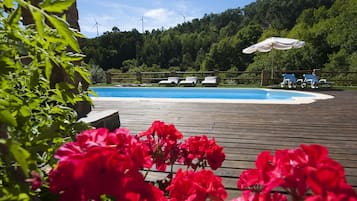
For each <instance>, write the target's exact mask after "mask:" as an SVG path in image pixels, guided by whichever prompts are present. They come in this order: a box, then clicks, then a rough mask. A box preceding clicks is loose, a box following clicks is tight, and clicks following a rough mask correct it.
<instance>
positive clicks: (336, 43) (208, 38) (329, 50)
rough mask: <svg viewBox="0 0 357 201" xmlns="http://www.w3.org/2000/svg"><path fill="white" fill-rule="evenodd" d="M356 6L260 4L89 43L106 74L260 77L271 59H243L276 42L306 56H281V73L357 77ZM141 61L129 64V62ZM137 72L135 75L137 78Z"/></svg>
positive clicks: (288, 1)
mask: <svg viewBox="0 0 357 201" xmlns="http://www.w3.org/2000/svg"><path fill="white" fill-rule="evenodd" d="M356 6H357V1H356V0H316V1H311V0H299V1H294V0H264V1H263V0H258V1H256V2H254V3H251V4H249V5H247V6H245V7H244V8H242V9H241V8H236V9H228V10H227V11H224V12H222V13H220V14H206V15H204V16H203V17H202V18H201V19H193V20H192V21H189V22H184V23H183V24H179V25H177V26H176V27H174V28H171V29H168V30H165V31H164V30H152V31H151V32H149V31H147V32H146V33H145V34H140V33H138V32H137V31H136V30H133V31H132V32H119V30H117V29H115V31H113V32H107V33H105V34H104V35H102V36H100V37H97V38H94V39H88V40H85V41H84V42H83V44H82V47H83V49H84V52H85V53H86V54H87V55H88V57H87V58H86V59H87V60H86V61H87V62H88V61H89V60H90V59H93V60H94V62H95V63H97V64H98V65H99V66H101V67H102V68H103V69H107V68H117V69H121V70H122V71H123V72H126V71H131V70H130V69H128V67H129V68H135V69H136V70H138V69H140V68H138V67H139V66H142V65H145V66H149V67H150V66H153V65H159V67H160V68H161V69H164V70H167V69H170V67H172V66H175V67H177V69H179V70H180V71H187V70H189V69H193V70H227V69H230V68H238V69H239V71H244V70H248V71H252V70H253V71H255V70H259V69H264V68H267V69H269V68H268V66H271V58H272V55H271V54H266V53H263V54H251V55H247V54H243V53H242V50H243V49H244V48H246V47H248V46H249V45H252V44H254V43H256V42H258V41H261V40H263V39H265V38H268V37H271V36H280V37H290V38H297V39H300V40H303V41H305V44H306V45H305V47H304V48H302V49H301V50H300V49H299V50H289V51H276V52H275V53H274V63H275V66H276V68H277V69H279V70H311V69H314V68H320V69H324V68H326V70H333V71H342V70H352V69H354V68H355V67H356V65H355V59H354V58H355V56H353V55H355V53H356V51H357V43H356V38H357V35H356V34H357V32H356V31H355V30H354V28H355V27H356V24H357V22H356V20H357V17H356V16H357V13H356V12H357V7H356ZM133 59H135V60H136V61H137V64H136V65H124V63H123V61H126V60H133ZM136 70H135V71H136Z"/></svg>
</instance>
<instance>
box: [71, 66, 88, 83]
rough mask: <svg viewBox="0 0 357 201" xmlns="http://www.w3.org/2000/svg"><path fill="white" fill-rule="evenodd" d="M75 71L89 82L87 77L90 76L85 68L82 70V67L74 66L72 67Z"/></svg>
mask: <svg viewBox="0 0 357 201" xmlns="http://www.w3.org/2000/svg"><path fill="white" fill-rule="evenodd" d="M74 70H75V72H77V73H78V74H79V75H80V76H81V77H82V78H83V79H84V80H85V81H86V82H87V83H91V81H90V79H89V77H90V73H89V72H88V71H86V70H84V69H83V68H81V67H79V66H76V67H75V68H74Z"/></svg>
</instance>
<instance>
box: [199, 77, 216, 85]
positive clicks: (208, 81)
mask: <svg viewBox="0 0 357 201" xmlns="http://www.w3.org/2000/svg"><path fill="white" fill-rule="evenodd" d="M201 84H202V86H205V87H216V86H217V77H216V76H208V77H205V79H204V80H203V81H202V82H201Z"/></svg>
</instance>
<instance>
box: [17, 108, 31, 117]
mask: <svg viewBox="0 0 357 201" xmlns="http://www.w3.org/2000/svg"><path fill="white" fill-rule="evenodd" d="M30 111H31V110H30V108H29V107H27V106H22V107H21V108H20V113H21V115H22V116H23V117H29V116H30V115H31V113H30Z"/></svg>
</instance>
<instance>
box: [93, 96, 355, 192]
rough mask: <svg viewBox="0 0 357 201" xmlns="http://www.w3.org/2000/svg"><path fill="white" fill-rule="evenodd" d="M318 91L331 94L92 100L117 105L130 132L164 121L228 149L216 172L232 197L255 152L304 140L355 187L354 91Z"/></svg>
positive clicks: (104, 105) (101, 105)
mask: <svg viewBox="0 0 357 201" xmlns="http://www.w3.org/2000/svg"><path fill="white" fill-rule="evenodd" d="M322 93H325V94H329V95H333V96H335V98H334V99H329V100H320V101H317V102H315V103H312V104H304V105H268V104H230V103H226V104H222V103H173V102H155V101H120V100H119V101H95V102H94V105H95V108H94V110H105V109H117V110H118V111H119V113H120V120H121V124H122V127H126V128H129V129H130V130H131V131H132V133H134V134H136V133H138V132H140V131H144V130H146V129H147V128H148V127H149V126H150V125H151V123H152V122H153V121H154V120H162V121H165V122H166V123H173V124H175V125H176V127H177V128H178V129H179V130H180V131H181V132H182V133H183V134H184V135H185V136H191V135H199V134H207V135H208V136H209V137H215V138H216V141H217V142H218V143H219V144H220V145H221V146H223V147H224V151H225V153H226V160H225V162H224V164H223V167H221V168H219V169H218V170H217V171H216V173H217V175H219V176H221V177H222V178H223V182H224V185H225V186H226V188H227V190H228V193H229V197H230V198H232V197H235V196H237V195H239V194H240V192H239V191H238V190H236V189H237V188H236V182H237V179H238V177H239V175H240V173H241V171H242V170H244V169H246V168H252V167H254V166H255V163H254V161H255V159H256V156H257V154H258V153H260V152H261V151H263V150H272V151H273V150H275V149H284V148H293V147H296V146H299V145H300V144H302V143H306V144H311V143H319V144H322V145H324V146H326V147H328V149H329V151H330V152H329V153H330V156H331V157H332V158H334V159H335V160H337V161H339V162H340V163H341V164H342V165H343V166H344V167H345V171H346V175H347V181H348V182H349V184H351V185H352V186H353V187H354V188H355V189H357V90H351V91H323V92H322Z"/></svg>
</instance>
